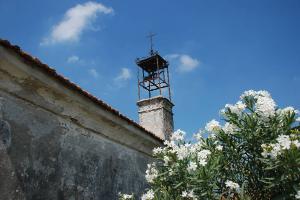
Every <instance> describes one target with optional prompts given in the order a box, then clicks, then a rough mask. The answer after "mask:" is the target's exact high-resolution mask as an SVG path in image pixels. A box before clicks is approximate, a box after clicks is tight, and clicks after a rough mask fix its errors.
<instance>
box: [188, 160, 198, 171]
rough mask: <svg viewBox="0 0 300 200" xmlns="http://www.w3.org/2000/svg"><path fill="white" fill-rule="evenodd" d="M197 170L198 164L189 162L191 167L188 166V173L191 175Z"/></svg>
mask: <svg viewBox="0 0 300 200" xmlns="http://www.w3.org/2000/svg"><path fill="white" fill-rule="evenodd" d="M196 169H197V163H195V162H193V161H190V162H189V165H188V167H187V171H188V172H189V173H191V172H193V171H195V170H196Z"/></svg>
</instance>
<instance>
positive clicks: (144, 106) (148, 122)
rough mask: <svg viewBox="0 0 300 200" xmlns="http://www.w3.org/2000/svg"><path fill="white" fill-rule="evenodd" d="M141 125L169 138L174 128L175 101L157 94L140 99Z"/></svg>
mask: <svg viewBox="0 0 300 200" xmlns="http://www.w3.org/2000/svg"><path fill="white" fill-rule="evenodd" d="M137 105H138V108H139V111H138V112H139V120H140V125H141V126H143V127H144V128H145V129H147V130H149V131H151V132H152V133H154V134H155V135H156V136H158V137H159V138H161V139H164V140H165V139H169V138H170V136H171V134H172V132H173V130H174V127H173V126H174V125H173V112H172V108H173V106H174V105H173V103H172V102H171V101H170V100H169V99H167V98H165V97H163V96H156V97H152V98H149V99H143V100H139V101H138V102H137Z"/></svg>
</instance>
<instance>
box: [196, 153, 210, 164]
mask: <svg viewBox="0 0 300 200" xmlns="http://www.w3.org/2000/svg"><path fill="white" fill-rule="evenodd" d="M210 154H211V152H210V151H209V150H206V149H204V150H201V151H200V152H198V154H197V157H198V162H199V165H201V166H205V165H206V164H207V157H208V155H210Z"/></svg>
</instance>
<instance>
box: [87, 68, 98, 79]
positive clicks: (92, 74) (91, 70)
mask: <svg viewBox="0 0 300 200" xmlns="http://www.w3.org/2000/svg"><path fill="white" fill-rule="evenodd" d="M88 72H89V74H90V75H91V76H92V77H94V78H98V77H99V73H98V72H97V70H96V69H89V70H88Z"/></svg>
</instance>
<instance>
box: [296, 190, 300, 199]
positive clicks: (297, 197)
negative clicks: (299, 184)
mask: <svg viewBox="0 0 300 200" xmlns="http://www.w3.org/2000/svg"><path fill="white" fill-rule="evenodd" d="M295 198H296V199H300V190H298V191H297V194H296V195H295Z"/></svg>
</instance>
